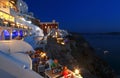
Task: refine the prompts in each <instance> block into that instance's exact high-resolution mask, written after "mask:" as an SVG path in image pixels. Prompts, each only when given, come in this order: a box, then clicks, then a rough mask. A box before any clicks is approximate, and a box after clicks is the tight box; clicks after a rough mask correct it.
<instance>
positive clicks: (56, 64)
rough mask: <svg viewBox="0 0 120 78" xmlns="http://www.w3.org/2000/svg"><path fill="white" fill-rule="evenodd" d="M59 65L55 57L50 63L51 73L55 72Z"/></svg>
mask: <svg viewBox="0 0 120 78" xmlns="http://www.w3.org/2000/svg"><path fill="white" fill-rule="evenodd" d="M59 67H60V65H59V63H58V60H57V59H55V60H54V61H53V63H52V65H51V68H52V73H55V72H57V69H58V68H59Z"/></svg>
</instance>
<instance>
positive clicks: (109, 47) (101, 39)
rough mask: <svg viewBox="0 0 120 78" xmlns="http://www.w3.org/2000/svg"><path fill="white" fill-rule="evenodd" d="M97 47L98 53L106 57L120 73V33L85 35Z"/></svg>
mask: <svg viewBox="0 0 120 78" xmlns="http://www.w3.org/2000/svg"><path fill="white" fill-rule="evenodd" d="M83 36H84V38H85V39H86V40H87V41H88V42H89V43H90V45H91V46H92V47H93V48H95V50H96V52H97V54H98V55H99V56H100V57H102V58H103V59H105V60H106V61H107V62H108V63H109V64H110V65H111V67H112V68H113V69H114V70H115V71H116V72H117V73H119V74H120V35H83Z"/></svg>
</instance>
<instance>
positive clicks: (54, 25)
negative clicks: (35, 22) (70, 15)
mask: <svg viewBox="0 0 120 78" xmlns="http://www.w3.org/2000/svg"><path fill="white" fill-rule="evenodd" d="M58 26H59V23H58V22H55V20H53V21H52V22H40V28H41V29H43V31H44V33H45V34H47V33H49V32H50V31H51V30H52V29H58Z"/></svg>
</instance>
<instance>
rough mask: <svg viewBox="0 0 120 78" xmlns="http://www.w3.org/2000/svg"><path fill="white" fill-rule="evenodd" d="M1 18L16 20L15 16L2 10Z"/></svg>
mask: <svg viewBox="0 0 120 78" xmlns="http://www.w3.org/2000/svg"><path fill="white" fill-rule="evenodd" d="M0 18H1V19H5V20H8V21H11V22H14V19H15V18H14V17H13V16H11V15H9V14H6V13H4V12H1V11H0Z"/></svg>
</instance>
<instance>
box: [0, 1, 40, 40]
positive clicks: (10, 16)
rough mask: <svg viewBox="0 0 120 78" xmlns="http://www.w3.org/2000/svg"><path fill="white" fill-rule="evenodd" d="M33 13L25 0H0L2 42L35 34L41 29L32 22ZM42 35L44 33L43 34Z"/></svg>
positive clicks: (0, 35)
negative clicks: (29, 11) (29, 10)
mask: <svg viewBox="0 0 120 78" xmlns="http://www.w3.org/2000/svg"><path fill="white" fill-rule="evenodd" d="M31 18H34V17H33V14H32V13H28V6H27V4H26V3H25V2H24V1H23V0H0V40H6V39H8V40H9V39H14V38H15V37H17V36H21V37H24V36H25V35H26V34H27V35H29V34H30V33H35V31H36V29H37V30H38V31H41V30H40V28H39V27H38V26H37V25H35V24H33V23H32V21H31ZM41 33H42V32H41Z"/></svg>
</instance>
